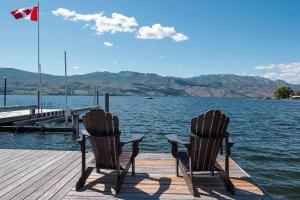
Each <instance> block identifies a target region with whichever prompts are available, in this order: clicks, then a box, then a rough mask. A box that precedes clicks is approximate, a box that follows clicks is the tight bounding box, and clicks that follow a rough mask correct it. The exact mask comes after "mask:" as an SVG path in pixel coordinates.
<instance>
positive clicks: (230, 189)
mask: <svg viewBox="0 0 300 200" xmlns="http://www.w3.org/2000/svg"><path fill="white" fill-rule="evenodd" d="M219 175H220V178H221V179H222V181H223V183H224V185H225V187H226V190H227V191H228V192H230V193H231V194H234V193H235V192H234V185H233V183H232V182H231V180H230V177H229V174H228V172H226V171H220V172H219Z"/></svg>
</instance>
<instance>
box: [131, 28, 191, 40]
mask: <svg viewBox="0 0 300 200" xmlns="http://www.w3.org/2000/svg"><path fill="white" fill-rule="evenodd" d="M136 37H137V38H139V39H153V40H161V39H164V38H166V37H170V38H172V39H173V40H174V41H175V42H181V41H184V40H187V39H188V37H187V36H185V35H184V34H182V33H177V32H176V30H175V28H174V27H163V26H161V25H160V24H153V25H152V26H151V27H150V26H142V27H140V28H139V30H138V33H137V35H136Z"/></svg>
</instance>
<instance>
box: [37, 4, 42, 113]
mask: <svg viewBox="0 0 300 200" xmlns="http://www.w3.org/2000/svg"><path fill="white" fill-rule="evenodd" d="M37 15H38V20H37V21H38V74H39V78H38V113H40V112H42V103H41V102H42V94H41V87H42V77H41V73H42V69H41V63H40V2H38V13H37Z"/></svg>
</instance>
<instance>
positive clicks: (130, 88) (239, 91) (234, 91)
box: [0, 68, 300, 97]
mask: <svg viewBox="0 0 300 200" xmlns="http://www.w3.org/2000/svg"><path fill="white" fill-rule="evenodd" d="M0 76H2V77H7V78H8V94H36V93H37V92H36V90H37V78H38V74H37V73H33V72H27V71H23V70H18V69H13V68H0ZM279 84H286V85H289V86H290V87H292V88H294V89H298V88H300V87H299V85H290V84H288V83H285V82H284V81H273V80H269V79H266V78H262V77H258V76H238V75H230V74H217V75H202V76H197V77H193V78H178V77H163V76H159V75H157V74H150V73H138V72H130V71H122V72H119V73H110V72H94V73H89V74H83V75H73V76H69V77H68V93H69V94H73V95H93V93H94V88H95V86H96V87H97V88H98V90H99V92H100V94H103V93H105V92H109V93H110V94H112V95H140V96H200V97H270V96H271V95H272V91H273V90H274V89H275V88H276V87H277V86H278V85H279ZM42 87H43V93H44V94H52V95H61V94H64V76H55V75H50V74H42ZM0 90H1V92H2V91H3V86H1V87H0Z"/></svg>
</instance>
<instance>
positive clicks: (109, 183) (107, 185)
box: [82, 171, 172, 199]
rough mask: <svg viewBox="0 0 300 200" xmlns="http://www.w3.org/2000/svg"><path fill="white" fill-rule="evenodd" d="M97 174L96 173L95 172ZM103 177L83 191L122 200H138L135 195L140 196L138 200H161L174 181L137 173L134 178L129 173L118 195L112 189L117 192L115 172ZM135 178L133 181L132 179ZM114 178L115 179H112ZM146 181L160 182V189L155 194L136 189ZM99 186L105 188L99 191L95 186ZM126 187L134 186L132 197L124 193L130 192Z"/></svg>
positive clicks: (131, 192) (89, 184) (85, 187)
mask: <svg viewBox="0 0 300 200" xmlns="http://www.w3.org/2000/svg"><path fill="white" fill-rule="evenodd" d="M93 173H95V172H93ZM100 174H102V175H103V176H102V177H100V178H97V179H95V180H93V181H91V182H89V183H87V184H86V185H85V186H84V187H83V189H82V191H85V190H91V191H94V192H99V193H102V194H104V195H111V196H113V197H115V198H121V199H136V197H135V196H134V194H138V199H141V198H146V199H160V196H161V195H162V194H163V193H164V192H165V191H167V190H168V189H169V188H170V185H171V181H172V179H170V178H167V177H160V178H153V177H150V176H149V174H147V173H136V174H135V175H134V176H131V173H128V175H127V176H126V177H125V180H124V182H123V184H122V186H121V190H120V192H119V193H118V194H115V193H113V192H112V189H114V191H115V184H116V173H115V172H114V171H112V172H109V173H105V172H100ZM131 177H133V179H131ZM112 178H113V179H112ZM144 180H150V181H156V182H158V185H159V188H158V189H157V190H156V192H155V193H153V194H149V193H147V192H145V191H143V190H142V189H140V188H138V187H136V186H137V185H138V184H139V183H141V182H142V181H144ZM97 184H103V185H104V188H103V190H102V189H97V188H96V187H95V186H96V185H97ZM124 185H132V187H130V194H131V195H130V196H129V195H128V194H127V195H126V192H122V189H123V190H126V189H127V191H128V188H126V189H125V188H124V187H123V186H124Z"/></svg>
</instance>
